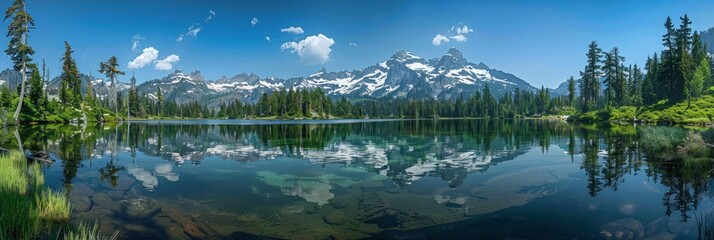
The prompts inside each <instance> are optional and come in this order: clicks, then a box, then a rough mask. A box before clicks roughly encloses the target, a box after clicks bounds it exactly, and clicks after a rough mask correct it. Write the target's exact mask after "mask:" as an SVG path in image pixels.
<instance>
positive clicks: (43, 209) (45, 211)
mask: <svg viewBox="0 0 714 240" xmlns="http://www.w3.org/2000/svg"><path fill="white" fill-rule="evenodd" d="M35 203H36V204H37V212H38V214H39V216H40V218H41V219H44V220H47V221H52V222H58V223H62V222H69V216H70V214H71V213H72V209H71V208H70V206H69V200H67V197H65V196H64V194H63V193H61V192H55V191H52V190H49V189H44V190H42V193H39V194H36V195H35Z"/></svg>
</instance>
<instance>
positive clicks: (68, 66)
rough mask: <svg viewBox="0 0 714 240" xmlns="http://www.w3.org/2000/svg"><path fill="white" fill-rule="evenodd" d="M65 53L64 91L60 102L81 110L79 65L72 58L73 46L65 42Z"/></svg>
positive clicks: (61, 91) (62, 79)
mask: <svg viewBox="0 0 714 240" xmlns="http://www.w3.org/2000/svg"><path fill="white" fill-rule="evenodd" d="M64 46H65V52H64V55H63V57H62V76H61V78H60V80H61V81H62V89H61V90H60V100H61V101H62V103H63V104H65V105H70V106H73V107H75V108H79V103H80V101H81V99H82V96H81V95H80V94H81V91H80V90H79V88H80V85H81V83H80V75H79V70H78V69H77V63H76V62H75V61H74V58H72V53H73V51H72V46H70V45H69V43H67V42H64Z"/></svg>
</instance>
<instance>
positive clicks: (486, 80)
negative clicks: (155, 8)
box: [138, 48, 535, 106]
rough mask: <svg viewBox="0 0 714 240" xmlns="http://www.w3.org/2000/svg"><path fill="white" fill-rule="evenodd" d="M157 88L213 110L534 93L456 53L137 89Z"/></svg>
mask: <svg viewBox="0 0 714 240" xmlns="http://www.w3.org/2000/svg"><path fill="white" fill-rule="evenodd" d="M157 86H161V90H162V93H163V94H164V96H165V99H167V100H174V101H177V102H179V103H182V102H187V101H195V100H200V101H202V102H204V103H207V104H209V105H213V106H216V105H217V104H220V103H221V102H224V103H225V102H229V101H232V100H233V99H240V100H241V101H248V102H255V101H256V100H257V99H258V98H259V97H260V95H261V94H263V93H267V92H272V91H276V90H279V89H280V88H288V89H290V88H292V89H315V88H321V89H323V90H324V92H325V93H326V94H327V95H329V96H332V97H342V96H344V97H347V98H352V99H355V98H397V97H405V98H409V99H427V98H429V99H451V98H456V97H458V96H459V95H462V94H463V95H464V96H470V95H473V94H475V93H476V92H480V91H482V90H483V88H484V87H485V86H489V87H490V88H491V92H492V93H494V94H495V95H497V96H498V95H501V94H503V93H505V92H509V91H513V90H515V89H517V88H518V89H522V90H534V89H535V88H534V87H533V86H531V85H530V84H528V83H527V82H526V81H524V80H522V79H520V78H518V77H516V76H514V75H512V74H509V73H506V72H502V71H499V70H496V69H492V68H489V67H488V66H486V64H483V63H479V64H474V63H471V62H469V61H467V60H466V59H465V58H464V57H463V55H462V54H461V52H459V51H458V50H456V49H455V48H451V49H449V51H448V52H447V53H446V55H444V56H442V57H440V58H434V59H429V60H427V59H424V58H422V57H419V56H417V55H415V54H413V53H410V52H407V51H404V50H399V51H397V52H395V53H394V54H393V55H392V56H391V57H390V58H389V59H387V60H386V61H383V62H380V63H377V64H375V65H372V66H368V67H365V68H363V69H358V70H352V71H339V72H329V71H327V69H325V68H324V67H323V68H322V69H320V70H319V71H317V72H316V73H314V74H311V75H309V76H307V77H295V78H289V79H279V78H273V77H268V78H261V77H260V76H258V75H255V74H246V73H243V74H238V75H235V76H233V77H226V76H224V77H221V78H220V79H217V80H213V81H211V80H205V79H204V78H203V77H202V76H201V74H200V72H199V71H194V72H192V73H190V74H184V73H183V72H181V71H180V70H177V71H176V72H174V73H172V74H169V75H168V76H166V77H164V78H162V79H155V80H151V81H148V82H145V83H143V84H141V85H140V86H139V87H138V89H139V92H140V93H146V94H148V96H150V97H155V96H156V95H155V94H156V90H157Z"/></svg>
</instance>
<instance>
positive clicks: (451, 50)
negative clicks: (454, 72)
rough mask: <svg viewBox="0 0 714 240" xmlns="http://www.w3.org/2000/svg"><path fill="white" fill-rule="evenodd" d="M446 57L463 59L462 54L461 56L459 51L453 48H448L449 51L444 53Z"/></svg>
mask: <svg viewBox="0 0 714 240" xmlns="http://www.w3.org/2000/svg"><path fill="white" fill-rule="evenodd" d="M446 55H451V56H453V57H456V58H463V57H464V56H463V54H461V51H459V50H458V49H456V48H455V47H451V48H449V51H448V52H446Z"/></svg>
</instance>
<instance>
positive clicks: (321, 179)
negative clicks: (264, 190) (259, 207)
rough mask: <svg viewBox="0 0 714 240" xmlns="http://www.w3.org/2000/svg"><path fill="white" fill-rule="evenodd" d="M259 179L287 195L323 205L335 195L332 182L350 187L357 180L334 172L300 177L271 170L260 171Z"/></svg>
mask: <svg viewBox="0 0 714 240" xmlns="http://www.w3.org/2000/svg"><path fill="white" fill-rule="evenodd" d="M256 175H257V176H258V179H260V180H261V181H263V182H264V183H265V184H267V185H270V186H274V187H279V188H280V192H281V193H282V194H284V195H287V196H297V197H300V198H303V199H305V200H306V201H308V202H311V203H317V205H319V206H322V205H325V204H327V202H328V201H329V200H330V199H332V198H334V197H335V194H333V193H331V192H330V190H331V189H332V184H335V185H336V186H340V187H345V188H346V187H349V186H351V185H354V184H356V183H357V182H356V181H354V180H353V179H351V178H348V177H343V176H338V175H334V174H323V175H320V176H315V177H298V176H295V175H292V174H280V173H275V172H271V171H259V172H257V173H256Z"/></svg>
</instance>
